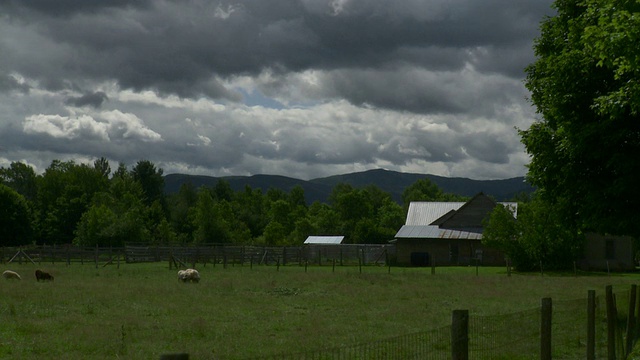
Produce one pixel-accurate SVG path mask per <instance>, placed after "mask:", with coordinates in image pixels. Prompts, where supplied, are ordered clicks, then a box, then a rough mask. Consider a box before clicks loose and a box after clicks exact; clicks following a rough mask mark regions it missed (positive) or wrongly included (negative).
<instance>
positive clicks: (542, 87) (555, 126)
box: [520, 0, 640, 236]
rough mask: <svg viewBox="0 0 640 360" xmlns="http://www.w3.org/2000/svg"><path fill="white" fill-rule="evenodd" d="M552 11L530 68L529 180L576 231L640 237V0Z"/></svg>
mask: <svg viewBox="0 0 640 360" xmlns="http://www.w3.org/2000/svg"><path fill="white" fill-rule="evenodd" d="M554 6H555V8H556V10H557V13H556V15H555V16H553V17H549V18H547V19H546V20H544V21H543V23H542V26H541V34H540V37H539V38H538V39H537V40H536V43H535V46H534V49H535V54H536V56H537V59H536V61H535V62H534V63H533V64H531V65H530V66H529V67H528V68H527V79H526V86H527V88H528V89H529V90H530V91H531V101H532V102H533V104H534V105H535V106H536V108H537V111H538V113H539V114H540V115H541V118H540V119H539V120H538V121H536V122H535V123H534V124H533V125H531V127H530V128H529V129H527V130H524V131H520V135H521V137H522V141H523V143H524V145H525V147H526V150H527V152H528V153H529V154H530V155H531V163H530V164H529V172H528V180H529V182H530V183H531V184H533V185H534V186H537V187H538V189H539V193H540V195H541V196H542V197H543V198H544V200H545V201H547V202H549V203H550V204H552V205H553V206H554V209H557V210H558V211H559V213H558V217H559V218H560V219H561V220H562V221H563V222H564V223H565V225H566V226H568V227H575V228H577V229H585V230H594V231H599V232H603V233H611V234H625V235H636V236H637V235H640V222H638V221H637V218H638V215H639V214H638V209H640V187H639V186H638V183H639V181H638V180H640V176H639V175H638V174H640V161H637V156H638V154H639V153H640V46H638V43H639V41H640V2H638V1H634V0H584V1H573V0H571V1H569V0H556V2H555V3H554Z"/></svg>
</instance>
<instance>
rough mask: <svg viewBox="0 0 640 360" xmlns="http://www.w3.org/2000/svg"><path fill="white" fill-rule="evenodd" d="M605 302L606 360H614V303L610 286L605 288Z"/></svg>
mask: <svg viewBox="0 0 640 360" xmlns="http://www.w3.org/2000/svg"><path fill="white" fill-rule="evenodd" d="M605 298H606V302H607V359H608V360H616V317H617V316H616V303H615V299H614V298H613V289H612V287H611V285H607V287H606V288H605Z"/></svg>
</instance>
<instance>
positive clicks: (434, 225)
mask: <svg viewBox="0 0 640 360" xmlns="http://www.w3.org/2000/svg"><path fill="white" fill-rule="evenodd" d="M497 204H498V203H497V202H495V201H494V200H493V199H491V198H490V197H489V196H487V195H485V194H483V193H479V194H477V195H475V196H474V197H473V198H471V199H470V200H469V201H467V202H411V203H410V204H409V211H408V212H407V219H406V221H405V225H403V226H402V228H400V230H399V231H398V232H397V233H396V236H395V239H394V242H395V244H396V257H397V258H396V261H397V263H398V265H405V266H431V265H438V266H447V265H476V264H482V265H494V266H495V265H504V264H505V258H504V255H503V254H502V253H501V252H500V251H498V250H495V249H492V248H489V247H486V246H484V245H482V231H483V226H482V222H483V220H484V219H485V218H487V216H488V215H489V214H490V213H491V211H492V210H493V208H494V207H495V206H496V205H497ZM500 204H503V205H505V206H508V207H511V208H512V209H513V210H514V211H517V206H518V204H517V203H515V202H504V203H500Z"/></svg>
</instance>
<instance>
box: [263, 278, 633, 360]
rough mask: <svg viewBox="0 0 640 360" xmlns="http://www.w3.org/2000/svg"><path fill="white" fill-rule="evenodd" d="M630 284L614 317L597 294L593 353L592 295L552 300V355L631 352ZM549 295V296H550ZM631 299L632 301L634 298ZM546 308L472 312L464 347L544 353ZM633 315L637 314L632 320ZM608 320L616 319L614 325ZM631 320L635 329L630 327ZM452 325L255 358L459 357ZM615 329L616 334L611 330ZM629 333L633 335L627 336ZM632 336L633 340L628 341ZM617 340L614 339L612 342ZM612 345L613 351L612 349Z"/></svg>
mask: <svg viewBox="0 0 640 360" xmlns="http://www.w3.org/2000/svg"><path fill="white" fill-rule="evenodd" d="M632 291H633V292H636V291H637V290H636V287H635V286H632V289H631V290H619V291H617V292H615V293H614V294H613V301H614V303H613V304H612V307H613V308H614V309H615V310H616V311H615V314H614V317H615V319H614V321H610V320H611V319H609V316H610V314H608V312H607V305H608V304H607V300H606V297H605V296H597V297H594V304H595V306H594V307H593V310H592V312H593V313H592V315H593V318H594V320H595V321H594V323H593V324H592V329H591V330H592V333H593V344H591V346H592V347H593V349H594V352H593V354H591V355H588V347H589V346H590V342H591V340H589V326H590V325H589V311H590V310H589V304H588V299H587V298H585V299H575V300H562V301H556V302H553V307H552V314H551V317H552V323H551V331H550V334H549V335H550V337H549V339H550V341H551V354H550V356H549V357H548V358H549V359H551V358H553V359H585V358H586V359H589V358H591V359H616V360H623V359H626V358H627V355H628V354H629V352H630V350H631V349H632V348H633V346H634V344H635V340H636V339H637V334H638V330H640V329H638V321H637V320H639V319H637V317H638V313H637V312H636V311H634V310H633V309H634V308H635V307H638V308H639V309H640V302H638V301H636V300H635V299H636V298H638V297H637V296H631V295H632V294H631V293H632ZM549 300H550V299H549ZM631 300H633V302H632V301H631ZM543 308H544V307H541V308H535V309H529V310H524V311H520V312H516V313H511V314H502V315H490V316H470V317H469V319H468V328H467V331H468V333H465V336H467V338H466V339H465V340H466V345H465V347H466V348H465V351H466V352H467V354H466V355H467V357H460V358H461V359H473V360H485V359H486V360H502V359H504V360H529V359H546V358H547V357H545V355H544V354H543V350H542V348H543V344H542V342H543V341H544V340H543V339H544V338H545V335H544V334H543V332H544V330H543V326H542V318H543V314H542V312H543ZM630 319H633V320H632V321H631V322H630ZM608 324H614V328H613V329H612V328H610V326H609V325H608ZM629 324H632V325H631V326H633V331H631V332H630V331H629V330H630V329H629V328H628V326H629ZM454 332H455V331H454V329H453V324H452V325H451V326H445V327H441V328H438V329H434V330H429V331H424V332H418V333H412V334H408V335H402V336H396V337H393V338H389V339H384V340H378V341H373V342H368V343H363V344H356V345H351V346H341V347H336V348H329V349H322V350H317V351H306V352H295V353H283V354H275V355H267V356H262V357H254V358H251V359H253V360H276V359H281V360H289V359H303V360H307V359H313V360H316V359H318V360H335V359H349V360H352V359H354V360H355V359H390V360H392V359H426V360H440V359H442V360H444V359H452V358H454V359H455V358H457V357H455V356H452V353H454V349H453V345H452V343H454V340H453V339H454V337H455V334H454ZM612 334H613V336H612ZM629 336H631V337H632V338H629ZM628 340H631V341H628ZM612 341H613V343H612ZM612 351H613V353H612Z"/></svg>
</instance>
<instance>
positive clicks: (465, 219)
mask: <svg viewBox="0 0 640 360" xmlns="http://www.w3.org/2000/svg"><path fill="white" fill-rule="evenodd" d="M495 206H496V203H495V202H494V201H493V200H491V199H490V198H488V197H486V196H477V197H475V198H473V199H472V200H470V201H469V202H468V203H466V204H464V205H463V206H462V207H461V208H460V209H458V211H457V212H456V213H455V214H454V215H453V216H452V217H450V218H449V219H447V220H446V221H445V222H444V223H443V224H442V225H441V226H440V227H442V228H445V229H461V230H463V229H478V230H482V221H483V220H484V219H485V218H486V217H487V216H488V214H489V213H491V211H492V210H493V208H494V207H495Z"/></svg>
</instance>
